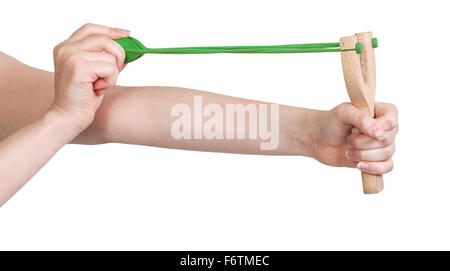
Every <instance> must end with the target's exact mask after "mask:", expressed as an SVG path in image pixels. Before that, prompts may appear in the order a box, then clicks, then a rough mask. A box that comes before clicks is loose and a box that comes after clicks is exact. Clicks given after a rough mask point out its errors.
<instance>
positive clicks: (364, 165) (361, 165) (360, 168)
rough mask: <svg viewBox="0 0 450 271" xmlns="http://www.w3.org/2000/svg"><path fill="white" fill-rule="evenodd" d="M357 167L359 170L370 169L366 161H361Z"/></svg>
mask: <svg viewBox="0 0 450 271" xmlns="http://www.w3.org/2000/svg"><path fill="white" fill-rule="evenodd" d="M356 167H357V168H358V169H359V170H368V169H369V165H368V164H366V163H363V162H359V163H358V164H357V165H356Z"/></svg>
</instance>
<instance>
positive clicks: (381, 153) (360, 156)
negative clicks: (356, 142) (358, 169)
mask: <svg viewBox="0 0 450 271" xmlns="http://www.w3.org/2000/svg"><path fill="white" fill-rule="evenodd" d="M394 152H395V144H392V145H389V146H387V147H384V148H379V149H372V150H359V149H350V150H347V152H346V153H345V156H346V157H347V159H349V160H352V161H355V162H356V161H369V162H380V161H385V160H387V159H390V158H391V157H392V155H394Z"/></svg>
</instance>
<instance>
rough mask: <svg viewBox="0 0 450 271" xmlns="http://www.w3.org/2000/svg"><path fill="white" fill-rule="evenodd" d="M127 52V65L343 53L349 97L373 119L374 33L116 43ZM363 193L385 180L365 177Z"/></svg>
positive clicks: (378, 187) (379, 187) (376, 189)
mask: <svg viewBox="0 0 450 271" xmlns="http://www.w3.org/2000/svg"><path fill="white" fill-rule="evenodd" d="M116 41H117V42H118V43H119V44H120V45H121V46H122V47H123V48H124V50H125V52H126V58H125V63H128V62H132V61H135V60H137V59H139V58H140V57H142V56H143V55H144V54H149V53H154V54H212V53H318V52H340V53H341V59H342V70H343V72H344V79H345V85H346V87H347V92H348V95H349V96H350V100H351V102H352V104H353V105H354V106H356V107H357V108H358V109H360V110H363V111H365V112H367V113H369V114H370V115H371V116H372V117H374V113H375V112H374V105H375V102H374V101H375V80H376V76H375V55H374V50H373V49H374V48H376V47H377V41H376V39H373V38H372V33H371V32H363V33H357V34H355V35H354V36H350V37H344V38H341V39H340V42H339V43H311V44H289V45H275V46H212V47H211V46H210V47H177V48H147V47H146V46H144V45H143V44H142V43H141V42H140V41H138V40H136V39H135V38H132V37H127V38H123V39H119V40H116ZM362 181H363V191H364V193H365V194H374V193H378V192H380V191H381V190H383V176H381V175H372V174H368V173H364V172H363V173H362Z"/></svg>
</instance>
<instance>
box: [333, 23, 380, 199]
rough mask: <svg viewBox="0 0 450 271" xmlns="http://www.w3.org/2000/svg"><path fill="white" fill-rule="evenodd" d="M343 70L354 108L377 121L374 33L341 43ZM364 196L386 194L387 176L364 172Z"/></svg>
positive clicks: (375, 44) (346, 39)
mask: <svg viewBox="0 0 450 271" xmlns="http://www.w3.org/2000/svg"><path fill="white" fill-rule="evenodd" d="M357 42H358V43H359V44H361V45H362V52H361V53H359V54H358V53H356V52H355V51H352V50H347V49H354V48H355V46H356V43H357ZM340 46H341V60H342V70H343V72H344V79H345V86H346V87H347V92H348V96H350V100H351V102H352V104H353V105H354V106H355V107H356V108H358V109H360V110H363V111H365V112H367V113H369V114H370V115H371V116H372V117H374V115H375V112H374V107H375V81H376V72H375V54H374V50H373V49H374V47H376V46H377V42H376V39H373V38H372V33H371V32H363V33H357V34H355V35H354V36H350V37H344V38H341V40H340ZM361 175H362V183H363V191H364V194H375V193H378V192H380V191H381V190H383V187H384V183H383V176H382V175H373V174H369V173H365V172H362V173H361Z"/></svg>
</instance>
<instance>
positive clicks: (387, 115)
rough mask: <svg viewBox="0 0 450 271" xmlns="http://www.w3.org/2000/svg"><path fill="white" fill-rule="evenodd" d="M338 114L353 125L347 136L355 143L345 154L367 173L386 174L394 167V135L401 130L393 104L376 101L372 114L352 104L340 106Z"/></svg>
mask: <svg viewBox="0 0 450 271" xmlns="http://www.w3.org/2000/svg"><path fill="white" fill-rule="evenodd" d="M336 109H337V111H336V112H337V117H338V118H339V119H340V120H341V121H343V122H344V123H348V124H350V125H352V126H354V127H352V129H351V134H350V135H349V136H348V137H347V140H348V144H349V145H350V146H352V148H351V149H349V150H347V151H346V153H345V155H346V157H347V159H348V160H349V161H351V162H354V163H357V167H358V168H359V169H360V170H361V171H363V172H367V173H371V174H384V173H387V172H389V171H391V170H392V168H393V166H394V164H393V161H392V159H391V157H392V156H393V155H394V152H395V137H396V135H397V132H398V110H397V108H396V107H395V105H393V104H389V103H376V104H375V116H376V118H375V119H374V118H372V117H371V116H370V115H369V114H366V113H364V112H362V111H360V110H358V109H357V108H355V107H354V106H353V105H351V104H349V103H346V104H342V105H340V106H338V107H337V108H336Z"/></svg>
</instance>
